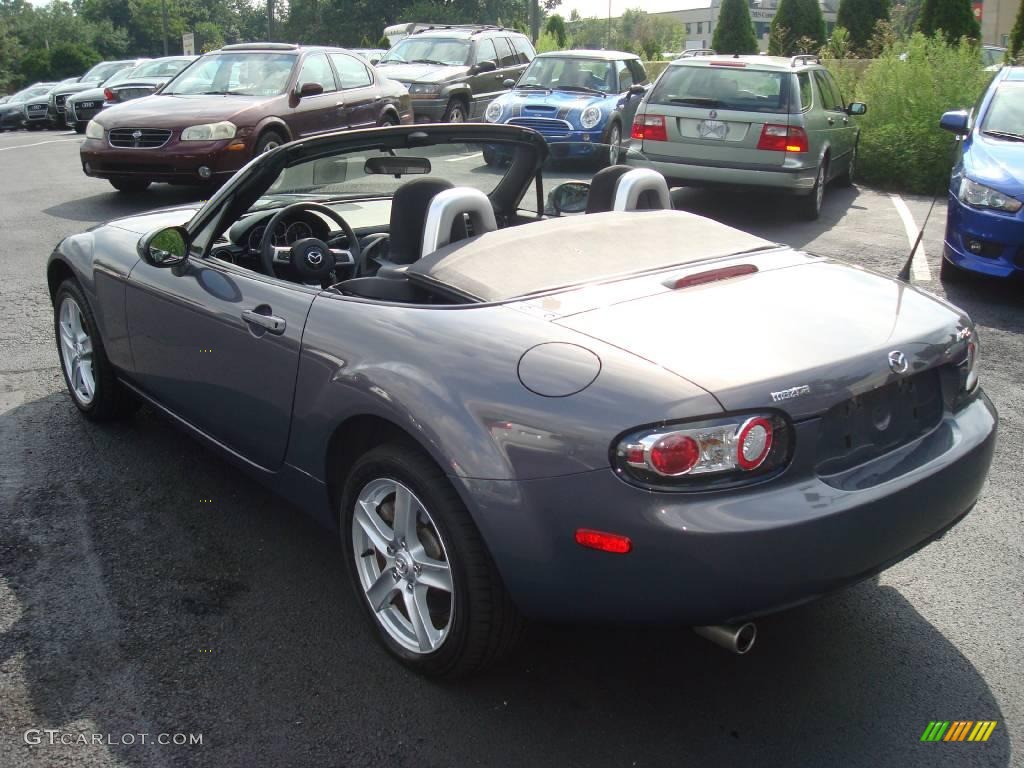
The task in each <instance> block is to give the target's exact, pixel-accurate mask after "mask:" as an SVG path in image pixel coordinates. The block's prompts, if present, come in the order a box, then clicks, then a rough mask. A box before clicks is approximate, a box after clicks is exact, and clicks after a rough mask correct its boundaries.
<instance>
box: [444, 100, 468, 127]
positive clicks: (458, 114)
mask: <svg viewBox="0 0 1024 768" xmlns="http://www.w3.org/2000/svg"><path fill="white" fill-rule="evenodd" d="M468 120H469V107H467V106H466V102H464V101H463V100H462V99H452V100H451V101H449V102H448V107H447V108H446V109H445V111H444V117H443V118H441V122H443V123H465V122H467V121H468Z"/></svg>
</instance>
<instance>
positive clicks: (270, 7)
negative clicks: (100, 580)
mask: <svg viewBox="0 0 1024 768" xmlns="http://www.w3.org/2000/svg"><path fill="white" fill-rule="evenodd" d="M273 40H274V0H267V42H268V43H270V42H273Z"/></svg>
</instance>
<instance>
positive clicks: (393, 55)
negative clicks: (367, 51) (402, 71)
mask: <svg viewBox="0 0 1024 768" xmlns="http://www.w3.org/2000/svg"><path fill="white" fill-rule="evenodd" d="M468 58H469V41H468V40H457V39H449V38H445V37H407V38H405V40H402V41H401V42H400V43H399V44H398V45H396V46H395V47H394V48H392V49H391V50H390V51H388V52H387V53H386V54H385V55H384V56H383V57H382V58H381V60H380V62H379V64H405V63H410V64H411V63H417V64H444V65H448V66H453V67H461V66H464V65H465V64H466V60H467V59H468Z"/></svg>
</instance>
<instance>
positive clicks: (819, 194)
mask: <svg viewBox="0 0 1024 768" xmlns="http://www.w3.org/2000/svg"><path fill="white" fill-rule="evenodd" d="M827 179H828V158H826V159H825V160H823V161H822V163H821V165H820V166H818V176H817V179H816V180H815V182H814V187H813V188H812V189H811V193H810V194H809V195H804V196H803V197H798V198H797V210H798V211H799V212H800V218H802V219H804V220H806V221H817V220H818V217H819V216H821V207H822V204H823V202H824V199H825V187H826V186H828V182H827Z"/></svg>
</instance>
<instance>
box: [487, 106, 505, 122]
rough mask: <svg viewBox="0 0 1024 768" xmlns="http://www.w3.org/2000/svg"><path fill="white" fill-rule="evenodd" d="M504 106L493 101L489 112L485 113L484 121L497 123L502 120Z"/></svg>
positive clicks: (488, 108)
mask: <svg viewBox="0 0 1024 768" xmlns="http://www.w3.org/2000/svg"><path fill="white" fill-rule="evenodd" d="M502 111H503V110H502V106H501V104H499V103H498V102H497V101H492V102H491V103H490V104H488V105H487V111H486V112H484V120H486V121H487V122H488V123H496V122H498V121H499V120H501V113H502Z"/></svg>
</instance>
